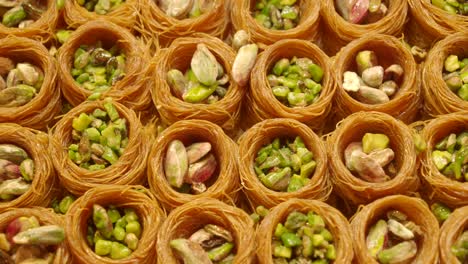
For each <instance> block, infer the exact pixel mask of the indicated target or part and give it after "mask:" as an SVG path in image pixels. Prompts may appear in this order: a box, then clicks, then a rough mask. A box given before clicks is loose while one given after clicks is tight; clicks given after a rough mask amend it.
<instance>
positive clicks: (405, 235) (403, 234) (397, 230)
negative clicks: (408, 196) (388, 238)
mask: <svg viewBox="0 0 468 264" xmlns="http://www.w3.org/2000/svg"><path fill="white" fill-rule="evenodd" d="M388 229H389V230H390V232H392V234H394V235H395V236H397V237H399V238H401V239H403V240H410V239H413V238H414V234H413V232H411V230H409V229H408V228H406V227H405V226H404V225H403V224H401V223H400V222H398V221H395V220H393V219H390V220H388Z"/></svg>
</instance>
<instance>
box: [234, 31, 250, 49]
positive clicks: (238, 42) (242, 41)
mask: <svg viewBox="0 0 468 264" xmlns="http://www.w3.org/2000/svg"><path fill="white" fill-rule="evenodd" d="M248 43H249V34H248V33H247V32H246V31H245V30H239V31H237V32H236V33H235V34H234V36H233V37H232V48H233V49H234V50H236V51H237V50H239V49H240V48H241V47H242V46H245V45H247V44H248Z"/></svg>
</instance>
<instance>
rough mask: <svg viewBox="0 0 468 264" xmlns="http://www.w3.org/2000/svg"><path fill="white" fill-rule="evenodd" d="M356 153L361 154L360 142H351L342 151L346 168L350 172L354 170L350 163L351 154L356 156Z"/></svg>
mask: <svg viewBox="0 0 468 264" xmlns="http://www.w3.org/2000/svg"><path fill="white" fill-rule="evenodd" d="M357 152H362V143H361V142H351V143H350V144H349V145H348V146H347V147H346V149H345V151H344V157H345V162H346V167H347V168H348V169H349V170H351V171H354V170H355V167H354V164H353V163H352V161H353V159H352V156H353V154H357Z"/></svg>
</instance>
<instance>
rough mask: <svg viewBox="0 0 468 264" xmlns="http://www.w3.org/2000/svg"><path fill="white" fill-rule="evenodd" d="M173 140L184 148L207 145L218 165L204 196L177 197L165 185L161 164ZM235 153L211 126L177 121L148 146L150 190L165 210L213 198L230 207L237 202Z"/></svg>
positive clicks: (219, 131) (218, 131) (231, 142)
mask: <svg viewBox="0 0 468 264" xmlns="http://www.w3.org/2000/svg"><path fill="white" fill-rule="evenodd" d="M176 139H177V140H180V141H182V142H183V143H184V145H185V146H188V145H190V144H191V143H196V142H210V143H211V146H212V148H211V152H212V153H213V155H214V156H215V158H216V160H217V164H218V165H217V169H216V171H215V172H214V176H213V177H212V178H211V179H209V181H208V182H207V183H206V185H207V190H206V191H205V192H203V193H201V194H197V195H193V194H186V193H180V192H178V191H177V190H175V189H173V187H172V186H171V185H169V182H168V181H167V179H166V176H165V173H164V160H165V159H166V152H167V147H168V146H169V144H170V143H171V142H172V141H173V140H176ZM237 149H238V147H237V145H236V143H235V142H234V141H233V140H232V139H230V138H229V137H228V136H227V135H226V134H224V132H223V130H222V129H221V128H220V127H219V126H217V125H215V124H213V123H210V122H208V121H204V120H184V121H179V122H177V123H175V124H173V125H171V126H170V127H169V128H167V129H166V130H164V131H163V133H162V134H161V136H160V137H158V138H157V140H156V141H155V142H154V143H153V145H152V148H151V151H150V155H149V158H148V182H149V185H150V187H151V190H152V191H153V193H154V194H155V196H156V197H157V198H158V200H159V201H160V202H161V204H162V206H163V207H164V208H165V209H167V210H172V209H174V208H176V207H178V206H180V205H183V204H185V203H188V202H190V201H192V200H193V199H198V198H214V199H219V200H222V201H226V202H231V203H233V202H235V201H236V200H237V191H238V189H239V174H238V162H239V161H238V157H237V153H238V152H237ZM216 175H217V176H216Z"/></svg>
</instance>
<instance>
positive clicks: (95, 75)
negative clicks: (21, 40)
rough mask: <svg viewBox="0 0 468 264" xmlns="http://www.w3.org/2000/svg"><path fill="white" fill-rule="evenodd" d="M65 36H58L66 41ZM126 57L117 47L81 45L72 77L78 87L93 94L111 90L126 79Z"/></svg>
mask: <svg viewBox="0 0 468 264" xmlns="http://www.w3.org/2000/svg"><path fill="white" fill-rule="evenodd" d="M62 34H63V35H65V36H61V35H60V36H58V37H62V38H64V40H63V41H65V40H66V37H67V36H66V33H65V32H63V33H62ZM125 63H126V57H125V54H124V53H122V51H120V50H119V47H118V46H117V45H115V46H113V47H111V48H110V49H106V48H104V47H103V46H102V43H101V42H99V41H98V42H97V43H96V44H95V45H92V46H87V45H81V46H80V47H79V48H78V49H77V50H76V51H75V53H74V60H73V67H72V69H71V72H70V73H71V75H72V76H73V78H74V79H75V82H76V84H77V85H79V86H81V87H83V88H84V89H86V90H89V91H92V92H93V93H101V92H105V91H107V90H109V89H110V88H111V87H112V86H114V85H115V84H116V83H117V82H118V81H120V80H121V79H123V78H124V77H125Z"/></svg>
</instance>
